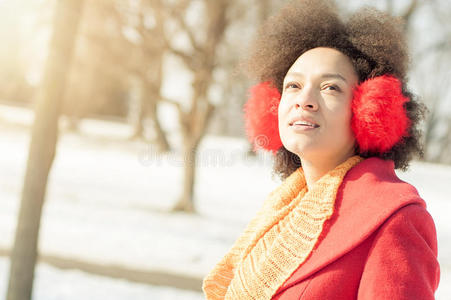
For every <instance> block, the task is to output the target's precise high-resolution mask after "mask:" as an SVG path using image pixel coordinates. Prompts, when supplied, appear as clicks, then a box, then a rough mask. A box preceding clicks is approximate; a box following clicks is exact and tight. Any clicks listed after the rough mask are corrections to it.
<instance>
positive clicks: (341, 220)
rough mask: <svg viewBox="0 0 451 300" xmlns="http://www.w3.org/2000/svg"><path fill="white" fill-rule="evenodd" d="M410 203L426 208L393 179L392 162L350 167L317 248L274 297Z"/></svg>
mask: <svg viewBox="0 0 451 300" xmlns="http://www.w3.org/2000/svg"><path fill="white" fill-rule="evenodd" d="M412 203H419V204H421V205H423V206H425V203H424V201H423V200H422V199H421V198H420V196H419V195H418V192H417V190H416V189H415V188H414V187H413V186H411V185H410V184H408V183H405V182H403V181H401V180H400V179H399V178H398V177H397V176H396V174H395V172H394V162H393V161H391V160H382V159H380V158H369V159H366V160H364V161H363V162H361V163H360V164H358V165H357V166H355V167H354V168H352V169H351V170H350V171H349V172H348V173H347V174H346V176H345V177H344V179H343V182H342V184H341V186H340V188H339V190H338V193H337V198H336V200H335V211H334V214H333V216H332V217H331V219H329V220H328V221H327V223H326V224H325V228H324V231H323V232H325V234H323V235H322V237H320V240H319V241H318V244H317V246H316V249H315V250H314V251H313V252H312V254H311V256H310V257H309V258H308V259H307V260H306V262H305V263H304V264H303V265H302V266H301V267H299V268H298V269H297V270H296V271H295V272H294V273H293V274H292V276H291V277H290V278H288V280H287V281H285V283H284V284H283V285H282V286H281V287H280V288H279V289H278V290H277V292H276V294H278V293H280V292H281V291H283V290H285V289H287V288H289V287H291V286H292V285H294V284H296V283H298V282H300V281H302V280H304V279H306V278H307V277H309V276H310V275H312V274H313V273H315V272H317V271H318V270H320V269H322V268H324V267H325V266H327V265H329V264H330V263H332V262H334V261H335V260H337V259H339V258H340V257H341V256H343V255H344V254H346V253H348V252H349V251H351V250H352V249H353V248H355V247H356V246H358V245H359V244H360V243H362V242H363V241H364V240H365V239H366V238H368V237H369V236H370V235H371V234H372V233H373V232H375V231H376V230H377V228H378V227H379V226H381V225H382V223H383V222H384V221H385V220H386V219H387V218H388V217H389V216H390V215H392V214H393V213H394V212H395V211H396V210H398V209H399V208H401V207H404V206H406V205H408V204H412ZM343 236H346V239H343Z"/></svg>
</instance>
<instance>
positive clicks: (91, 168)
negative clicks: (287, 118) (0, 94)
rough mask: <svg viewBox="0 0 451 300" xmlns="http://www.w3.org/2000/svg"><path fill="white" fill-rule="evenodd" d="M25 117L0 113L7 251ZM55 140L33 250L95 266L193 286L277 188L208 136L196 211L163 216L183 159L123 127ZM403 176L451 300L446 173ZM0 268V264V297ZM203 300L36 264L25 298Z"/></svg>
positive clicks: (92, 126) (420, 169)
mask: <svg viewBox="0 0 451 300" xmlns="http://www.w3.org/2000/svg"><path fill="white" fill-rule="evenodd" d="M31 118H32V116H31V114H30V112H29V111H27V110H24V109H18V108H10V107H5V106H0V132H1V134H0V149H1V153H2V155H0V168H1V169H2V170H3V172H0V197H1V198H0V237H1V238H0V248H1V249H8V248H10V247H11V245H12V242H13V237H14V227H15V221H16V216H17V212H18V204H19V198H20V190H21V186H22V181H23V175H24V169H25V162H26V157H27V148H28V142H29V137H28V132H29V128H28V124H30V122H31ZM81 133H82V134H81V135H78V134H73V133H66V132H65V133H64V134H63V135H61V136H60V140H59V146H58V150H57V157H56V160H55V162H54V165H53V169H52V172H51V174H50V181H49V186H48V189H47V202H46V204H45V207H44V212H43V221H42V229H41V236H40V245H39V246H40V252H41V253H44V254H46V255H53V256H58V257H63V258H68V259H71V258H73V259H76V260H81V261H86V262H91V263H95V264H99V265H108V264H115V265H119V266H124V267H129V268H133V269H139V270H161V271H168V272H172V273H178V274H184V275H188V276H192V277H194V278H202V277H203V276H205V274H206V273H207V272H208V271H209V270H210V269H211V267H212V266H213V265H214V264H215V263H216V262H217V261H218V260H219V259H220V258H221V257H222V256H223V255H224V253H226V252H227V250H228V249H229V247H230V246H231V245H232V243H233V242H234V241H235V239H236V237H237V236H238V235H239V234H240V232H241V231H242V229H243V228H244V226H245V225H246V223H247V222H248V221H249V219H250V218H251V217H252V216H253V215H254V213H255V211H256V210H257V209H258V208H259V207H260V205H261V203H262V201H263V199H264V198H265V196H266V195H267V194H268V193H269V192H270V191H271V190H272V189H273V188H274V187H275V186H276V185H277V184H278V181H277V180H273V179H272V178H271V171H270V170H271V160H270V157H268V156H258V157H250V156H247V155H246V151H247V144H246V143H245V142H244V141H243V140H239V139H231V138H218V137H212V136H207V137H206V139H205V141H204V142H203V143H202V145H201V149H200V153H199V159H198V163H199V167H198V173H197V177H196V180H197V181H196V203H195V205H196V207H197V210H198V213H197V214H195V215H188V214H184V213H176V214H170V213H168V212H167V211H168V209H169V208H170V207H171V206H172V205H173V204H174V203H175V202H176V200H177V197H178V196H179V193H180V191H181V186H182V171H183V169H182V162H183V158H182V157H181V156H180V155H179V154H178V153H177V152H174V153H171V154H168V155H159V154H156V153H155V152H154V151H153V150H152V148H151V147H150V146H149V145H146V144H144V143H141V142H137V141H128V140H127V137H128V136H129V135H130V134H131V129H130V128H129V127H128V126H126V125H124V124H118V123H111V122H104V121H93V120H86V121H84V122H82V124H81ZM398 174H399V176H400V177H401V178H403V179H404V180H406V181H407V182H410V183H412V184H414V185H415V186H416V187H417V188H418V190H419V192H420V194H421V195H422V196H423V198H424V199H425V200H426V202H427V203H428V210H429V211H430V213H431V214H432V216H433V218H434V220H435V222H436V226H437V231H438V239H439V261H440V264H441V270H442V276H441V283H440V287H439V290H438V291H437V294H436V296H437V299H439V300H449V299H451V222H448V219H449V215H450V214H451V201H450V199H449V198H450V195H451V185H450V182H451V167H449V166H440V165H433V164H426V163H414V164H413V165H412V167H411V169H410V171H409V172H407V173H398ZM7 273H8V261H7V259H6V258H5V257H0V299H2V298H3V297H4V295H5V292H6V284H7ZM144 298H145V299H203V296H202V294H201V293H199V292H194V291H186V290H177V289H174V288H170V287H157V286H150V285H144V284H138V283H132V282H129V281H125V280H119V279H111V278H106V277H100V276H94V275H90V274H86V273H83V272H80V271H74V270H69V271H68V270H60V269H56V268H54V267H51V266H48V265H45V264H40V265H39V266H38V268H37V279H36V282H35V297H34V300H50V299H63V300H65V299H144Z"/></svg>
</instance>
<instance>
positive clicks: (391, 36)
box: [246, 0, 425, 179]
mask: <svg viewBox="0 0 451 300" xmlns="http://www.w3.org/2000/svg"><path fill="white" fill-rule="evenodd" d="M337 12H338V8H337V6H336V5H335V4H334V3H333V2H332V1H329V0H300V1H299V0H298V1H293V2H291V3H289V4H288V5H287V6H285V7H284V8H282V9H281V10H280V12H279V13H278V14H276V15H274V16H272V17H271V18H269V19H268V20H267V22H266V23H265V24H263V26H262V27H261V28H260V30H259V32H258V34H257V38H256V39H255V41H254V42H253V43H252V44H251V48H250V55H249V57H247V59H246V70H247V73H248V74H249V75H250V76H251V77H253V78H255V79H257V80H258V81H261V82H263V81H271V82H272V83H273V84H274V85H275V87H277V89H278V90H279V92H280V93H282V85H283V80H284V77H285V75H286V73H287V72H288V69H289V68H290V67H291V65H292V64H293V63H294V62H295V61H296V59H297V58H298V57H299V56H301V55H302V54H303V53H304V52H306V51H308V50H310V49H313V48H316V47H328V48H334V49H337V50H339V51H341V52H342V53H344V54H345V55H347V56H348V57H349V58H350V59H351V61H352V64H353V66H354V68H355V70H356V72H357V75H358V77H359V83H360V82H363V81H365V80H367V79H369V78H373V77H376V76H380V75H384V74H391V75H393V76H395V77H397V78H398V79H399V80H400V81H401V82H402V92H403V94H404V96H406V97H408V98H409V99H410V101H408V102H406V103H405V104H404V107H405V109H406V111H407V116H408V118H409V119H410V125H411V126H410V128H409V132H408V136H407V137H404V138H402V139H401V140H400V141H399V142H398V143H397V144H395V145H394V146H393V147H392V148H391V149H390V150H389V151H387V152H385V153H383V154H380V153H372V152H362V151H360V150H359V149H358V146H356V150H355V151H356V152H355V153H356V154H358V155H360V156H362V157H374V156H377V157H380V158H383V159H391V160H393V161H394V162H395V168H396V169H402V170H406V169H407V168H408V166H409V162H410V161H411V160H412V159H413V158H414V157H415V156H422V155H423V149H422V145H421V143H420V140H421V131H420V130H419V123H420V122H421V120H422V119H423V118H424V113H425V106H424V105H423V104H421V103H420V102H418V101H417V99H416V97H415V96H414V94H413V93H412V92H410V91H409V90H408V88H407V84H406V82H407V78H406V72H407V66H408V61H409V56H408V51H407V43H406V39H405V36H404V32H403V23H402V21H401V20H400V19H398V18H395V17H393V16H390V15H388V14H385V13H383V12H381V11H378V10H376V9H374V8H363V9H361V10H359V11H357V12H355V13H354V14H353V15H351V16H350V17H349V18H347V20H343V19H342V18H341V17H340V15H339V14H338V13H337ZM300 166H301V161H300V159H299V157H297V155H296V154H294V153H292V152H290V151H288V150H287V149H286V148H285V147H282V148H281V149H279V151H278V152H277V154H276V156H275V163H274V173H275V174H277V175H279V176H280V177H281V178H282V179H284V178H286V177H287V176H289V175H290V174H291V173H292V172H293V171H295V170H296V169H297V168H299V167H300Z"/></svg>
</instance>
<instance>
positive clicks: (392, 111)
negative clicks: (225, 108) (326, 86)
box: [244, 75, 410, 153]
mask: <svg viewBox="0 0 451 300" xmlns="http://www.w3.org/2000/svg"><path fill="white" fill-rule="evenodd" d="M280 97H281V96H280V93H279V91H278V90H277V88H275V87H274V86H273V85H272V84H271V83H270V82H263V83H260V84H257V85H255V86H253V87H252V88H251V89H250V97H249V99H248V101H247V103H246V104H245V106H244V112H245V126H246V133H247V135H248V138H249V140H250V142H251V143H252V144H253V145H254V150H257V149H259V148H261V149H265V150H268V151H271V152H273V153H275V152H277V150H279V149H280V148H281V147H282V141H281V140H280V136H279V126H278V118H277V109H278V105H279V102H280ZM408 101H409V98H407V97H405V96H404V95H403V94H402V91H401V82H400V81H399V80H398V79H397V78H396V77H393V76H391V75H382V76H378V77H375V78H372V79H368V80H366V81H364V82H362V83H361V84H360V85H358V86H357V87H356V88H355V90H354V97H353V100H352V115H353V116H352V121H351V127H352V130H353V132H354V135H355V138H356V141H357V144H358V145H359V148H360V151H361V152H368V151H370V152H375V153H384V152H386V151H388V150H390V149H391V148H392V147H393V146H394V145H395V144H396V143H397V142H398V141H399V140H400V139H401V138H403V137H405V136H407V135H408V128H409V126H410V121H409V118H408V117H407V115H406V111H405V109H404V103H406V102H408Z"/></svg>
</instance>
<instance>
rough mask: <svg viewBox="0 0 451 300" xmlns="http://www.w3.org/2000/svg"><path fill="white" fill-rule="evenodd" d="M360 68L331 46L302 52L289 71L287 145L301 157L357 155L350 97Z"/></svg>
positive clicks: (282, 117) (282, 110)
mask: <svg viewBox="0 0 451 300" xmlns="http://www.w3.org/2000/svg"><path fill="white" fill-rule="evenodd" d="M357 83H358V77H357V73H356V71H355V70H354V67H353V65H352V63H351V61H350V59H349V58H348V57H347V56H346V55H344V54H343V53H341V52H340V51H338V50H335V49H332V48H323V47H321V48H314V49H311V50H309V51H307V52H305V53H303V54H302V55H301V56H300V57H299V58H298V59H297V60H296V61H295V62H294V64H293V65H292V66H291V68H290V69H289V70H288V72H287V74H286V76H285V79H284V82H283V92H282V98H281V101H280V104H279V110H278V116H279V134H280V137H281V140H282V143H283V145H284V146H285V148H287V149H288V150H289V151H291V152H293V153H295V154H297V155H298V156H299V157H300V158H301V160H302V159H307V160H312V161H313V160H318V159H320V160H324V159H335V160H336V159H346V158H347V157H349V156H352V155H353V154H354V143H355V138H354V134H353V132H352V130H351V101H352V95H353V88H354V87H355V86H356V85H357Z"/></svg>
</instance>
